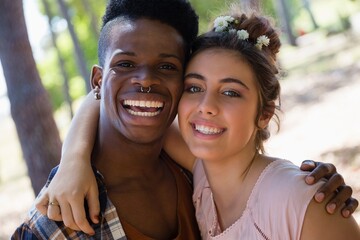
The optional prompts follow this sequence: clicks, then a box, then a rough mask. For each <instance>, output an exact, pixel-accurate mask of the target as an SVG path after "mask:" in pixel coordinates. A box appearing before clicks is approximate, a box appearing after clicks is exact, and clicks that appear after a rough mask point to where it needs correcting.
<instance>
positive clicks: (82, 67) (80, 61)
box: [58, 0, 91, 92]
mask: <svg viewBox="0 0 360 240" xmlns="http://www.w3.org/2000/svg"><path fill="white" fill-rule="evenodd" d="M58 4H59V6H60V10H61V13H62V15H63V17H64V18H65V20H66V22H67V26H68V30H69V33H70V36H71V39H72V42H73V44H74V50H75V51H74V53H75V58H76V62H77V66H78V68H79V71H80V74H81V75H82V77H83V79H84V81H85V86H86V90H87V92H90V90H91V88H90V83H89V79H90V77H89V71H88V69H87V66H86V61H85V58H84V54H83V52H82V49H81V46H80V42H79V39H78V37H77V35H76V33H75V29H74V26H73V23H72V21H71V18H70V16H69V13H68V11H69V10H68V7H67V5H66V3H65V2H64V0H58Z"/></svg>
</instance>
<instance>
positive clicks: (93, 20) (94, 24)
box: [81, 0, 99, 38]
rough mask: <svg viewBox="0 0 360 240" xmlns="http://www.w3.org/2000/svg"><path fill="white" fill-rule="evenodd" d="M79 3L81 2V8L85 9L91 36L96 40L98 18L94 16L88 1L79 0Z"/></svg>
mask: <svg viewBox="0 0 360 240" xmlns="http://www.w3.org/2000/svg"><path fill="white" fill-rule="evenodd" d="M81 2H82V6H83V7H84V9H85V12H86V13H87V14H88V15H89V18H90V22H91V30H92V32H93V34H94V35H95V37H96V38H98V37H99V23H98V18H97V16H96V14H95V12H94V10H93V8H92V7H91V4H90V2H89V0H81Z"/></svg>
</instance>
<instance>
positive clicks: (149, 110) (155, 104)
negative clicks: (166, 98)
mask: <svg viewBox="0 0 360 240" xmlns="http://www.w3.org/2000/svg"><path fill="white" fill-rule="evenodd" d="M123 107H124V108H125V109H126V110H127V111H128V113H130V114H131V115H134V116H141V117H154V116H157V115H159V114H160V112H161V110H162V109H163V107H164V103H163V102H160V101H146V100H124V102H123Z"/></svg>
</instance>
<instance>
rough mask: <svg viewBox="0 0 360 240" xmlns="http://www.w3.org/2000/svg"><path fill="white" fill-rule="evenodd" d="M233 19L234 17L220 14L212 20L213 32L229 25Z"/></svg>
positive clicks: (222, 29)
mask: <svg viewBox="0 0 360 240" xmlns="http://www.w3.org/2000/svg"><path fill="white" fill-rule="evenodd" d="M233 21H234V18H233V17H231V16H220V17H217V18H216V19H215V21H214V28H215V32H222V31H224V30H225V29H226V28H227V27H229V24H230V23H232V22H233Z"/></svg>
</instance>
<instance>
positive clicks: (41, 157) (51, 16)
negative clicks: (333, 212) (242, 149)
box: [0, 0, 360, 240]
mask: <svg viewBox="0 0 360 240" xmlns="http://www.w3.org/2000/svg"><path fill="white" fill-rule="evenodd" d="M190 1H191V2H192V4H193V6H194V7H195V8H196V10H197V12H198V14H199V16H200V32H204V31H206V30H207V28H208V26H209V22H211V20H212V19H213V18H214V17H215V16H217V15H218V14H219V13H221V12H223V10H224V9H226V5H227V4H229V3H231V2H236V1H235V0H233V1H231V0H229V1H224V0H190ZM237 1H239V0H237ZM240 2H241V4H243V5H246V4H250V5H253V6H254V7H258V6H259V5H261V8H262V9H263V11H264V12H265V13H267V14H268V15H270V16H273V18H274V19H275V20H276V22H277V24H278V26H279V27H280V29H281V31H282V40H283V47H282V50H281V53H280V55H279V61H280V63H281V66H282V69H283V72H282V73H281V75H282V81H281V83H282V99H281V101H282V102H281V104H282V109H283V113H281V115H280V117H281V129H280V132H279V133H276V132H275V131H273V134H272V138H270V140H269V142H268V143H267V145H266V147H267V151H268V153H269V154H270V155H274V156H279V157H283V158H287V159H290V160H292V161H294V162H295V163H296V164H299V163H300V162H301V161H302V160H304V159H314V160H317V161H325V162H330V163H333V164H335V165H336V166H337V169H338V171H339V172H340V173H341V174H342V175H343V176H344V178H345V180H346V183H347V184H349V185H351V186H352V188H353V190H354V194H353V196H354V197H355V198H357V199H360V180H359V179H360V127H359V123H360V111H359V109H360V77H359V76H360V0H342V1H340V0H258V1H253V0H252V1H249V0H241V1H240ZM259 3H260V4H259ZM105 5H106V0H57V1H49V0H23V1H21V0H2V1H1V3H0V57H1V63H2V68H3V69H2V68H1V66H0V240H1V239H8V238H9V236H10V234H11V233H12V232H13V231H14V229H15V228H16V226H18V225H19V224H20V223H21V222H22V220H23V218H24V217H25V215H26V211H27V210H28V209H29V207H30V206H31V204H32V202H33V200H34V192H37V191H38V189H39V187H40V186H42V185H43V184H44V181H45V179H46V176H47V174H48V172H49V170H50V169H51V168H52V167H53V166H54V165H55V164H57V163H58V161H59V159H60V148H61V141H62V140H63V139H64V136H65V135H66V132H67V129H68V126H69V123H70V120H71V118H72V116H73V114H74V112H76V109H77V107H78V106H79V104H80V103H81V101H82V97H83V96H84V95H85V94H86V93H87V92H88V91H89V84H88V79H89V73H90V69H91V66H92V65H93V64H96V63H97V37H98V32H99V26H100V24H101V21H100V18H101V15H102V13H103V12H104V9H105ZM23 10H24V12H23ZM6 13H7V14H6ZM4 14H5V15H6V16H5V15H4ZM23 14H24V15H25V20H26V26H27V33H28V36H29V42H30V44H31V49H27V48H26V41H27V37H23V35H21V34H24V32H23V33H21V27H20V28H19V25H17V24H20V25H21V16H23ZM9 15H14V16H9ZM4 16H5V17H4ZM7 18H9V19H11V20H10V23H11V27H10V28H7V27H8V26H9V22H6V21H7V20H6V19H7ZM4 24H8V25H7V26H5V25H4ZM6 29H11V30H12V31H11V32H9V30H6ZM7 31H8V32H7ZM19 32H20V33H19ZM25 34H26V31H25ZM11 35H12V36H11ZM16 36H18V37H16ZM19 36H20V37H19ZM19 38H21V39H20V40H21V41H20V42H17V40H19ZM14 39H15V40H14ZM9 41H11V42H12V45H7V44H8V42H9ZM16 44H18V45H16ZM9 46H10V47H14V49H18V51H14V49H10V48H9ZM24 46H25V47H24ZM27 50H30V51H27ZM9 59H10V60H9ZM34 60H35V62H34V63H36V65H35V64H33V65H32V64H31V62H32V61H34ZM3 75H5V76H7V78H6V81H5V78H4V76H3ZM9 99H10V101H9ZM10 112H12V115H11V113H10ZM354 216H355V218H356V219H357V221H358V223H360V211H359V210H358V211H357V212H356V213H355V214H354Z"/></svg>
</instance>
